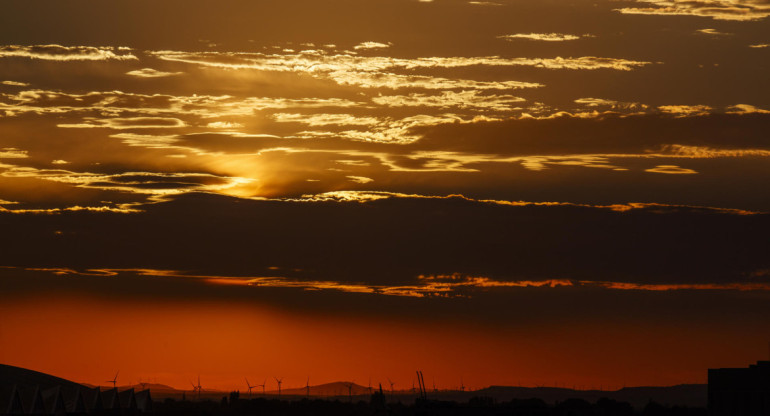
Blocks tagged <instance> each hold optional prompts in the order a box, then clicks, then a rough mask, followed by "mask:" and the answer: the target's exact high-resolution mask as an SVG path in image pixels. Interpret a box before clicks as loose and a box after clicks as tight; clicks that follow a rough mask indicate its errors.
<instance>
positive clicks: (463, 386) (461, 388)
mask: <svg viewBox="0 0 770 416" xmlns="http://www.w3.org/2000/svg"><path fill="white" fill-rule="evenodd" d="M460 391H465V384H463V378H462V376H460Z"/></svg>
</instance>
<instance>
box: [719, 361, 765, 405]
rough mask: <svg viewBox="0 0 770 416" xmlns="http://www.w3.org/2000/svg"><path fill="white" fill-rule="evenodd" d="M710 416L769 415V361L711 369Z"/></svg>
mask: <svg viewBox="0 0 770 416" xmlns="http://www.w3.org/2000/svg"><path fill="white" fill-rule="evenodd" d="M708 409H709V415H710V416H768V415H770V361H758V362H757V363H756V364H752V365H750V366H749V367H748V368H714V369H709V372H708Z"/></svg>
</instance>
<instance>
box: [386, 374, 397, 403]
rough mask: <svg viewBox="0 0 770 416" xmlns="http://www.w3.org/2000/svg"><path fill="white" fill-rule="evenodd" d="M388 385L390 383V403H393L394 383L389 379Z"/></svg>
mask: <svg viewBox="0 0 770 416" xmlns="http://www.w3.org/2000/svg"><path fill="white" fill-rule="evenodd" d="M388 383H390V401H393V386H395V385H396V383H394V382H392V381H390V379H388Z"/></svg>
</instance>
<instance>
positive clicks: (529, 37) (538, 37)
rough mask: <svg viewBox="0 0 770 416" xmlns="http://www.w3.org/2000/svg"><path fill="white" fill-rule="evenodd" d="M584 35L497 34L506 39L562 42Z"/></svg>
mask: <svg viewBox="0 0 770 416" xmlns="http://www.w3.org/2000/svg"><path fill="white" fill-rule="evenodd" d="M581 37H586V35H582V36H576V35H569V34H564V33H516V34H513V35H502V36H498V38H499V39H505V40H508V41H513V40H518V39H524V40H539V41H545V42H564V41H568V40H578V39H580V38H581Z"/></svg>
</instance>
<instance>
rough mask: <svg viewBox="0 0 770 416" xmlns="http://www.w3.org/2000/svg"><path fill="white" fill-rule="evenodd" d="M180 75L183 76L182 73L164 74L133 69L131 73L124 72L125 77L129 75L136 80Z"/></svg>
mask: <svg viewBox="0 0 770 416" xmlns="http://www.w3.org/2000/svg"><path fill="white" fill-rule="evenodd" d="M182 74H184V72H164V71H158V70H157V69H152V68H142V69H135V70H133V71H128V72H126V75H131V76H133V77H138V78H165V77H172V76H175V75H182Z"/></svg>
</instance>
